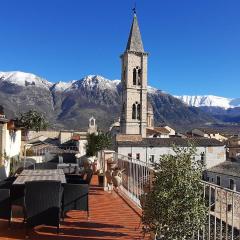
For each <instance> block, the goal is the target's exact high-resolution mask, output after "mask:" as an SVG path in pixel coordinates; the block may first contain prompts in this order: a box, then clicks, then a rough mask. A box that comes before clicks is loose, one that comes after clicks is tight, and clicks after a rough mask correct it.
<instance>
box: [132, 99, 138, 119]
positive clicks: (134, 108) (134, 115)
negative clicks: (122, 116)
mask: <svg viewBox="0 0 240 240" xmlns="http://www.w3.org/2000/svg"><path fill="white" fill-rule="evenodd" d="M136 118H137V109H136V104H135V103H134V104H133V105H132V119H136Z"/></svg>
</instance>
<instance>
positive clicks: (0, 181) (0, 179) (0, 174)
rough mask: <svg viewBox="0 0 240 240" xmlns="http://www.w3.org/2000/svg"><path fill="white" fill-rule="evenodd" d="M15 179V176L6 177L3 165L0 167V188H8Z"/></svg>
mask: <svg viewBox="0 0 240 240" xmlns="http://www.w3.org/2000/svg"><path fill="white" fill-rule="evenodd" d="M15 179H16V178H15V177H7V173H6V170H5V167H4V166H1V167H0V189H10V188H11V186H12V183H13V182H14V181H15Z"/></svg>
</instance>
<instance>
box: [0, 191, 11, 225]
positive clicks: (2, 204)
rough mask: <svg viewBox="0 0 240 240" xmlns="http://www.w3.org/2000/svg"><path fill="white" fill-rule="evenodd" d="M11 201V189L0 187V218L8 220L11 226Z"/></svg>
mask: <svg viewBox="0 0 240 240" xmlns="http://www.w3.org/2000/svg"><path fill="white" fill-rule="evenodd" d="M11 216H12V211H11V201H10V190H9V189H0V218H1V219H6V220H8V224H9V227H10V223H11Z"/></svg>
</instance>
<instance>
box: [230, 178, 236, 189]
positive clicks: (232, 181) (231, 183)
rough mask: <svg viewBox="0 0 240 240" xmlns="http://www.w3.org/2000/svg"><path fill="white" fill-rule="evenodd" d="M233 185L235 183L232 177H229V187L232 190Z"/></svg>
mask: <svg viewBox="0 0 240 240" xmlns="http://www.w3.org/2000/svg"><path fill="white" fill-rule="evenodd" d="M234 185H235V184H234V180H233V179H230V180H229V188H230V189H232V190H234Z"/></svg>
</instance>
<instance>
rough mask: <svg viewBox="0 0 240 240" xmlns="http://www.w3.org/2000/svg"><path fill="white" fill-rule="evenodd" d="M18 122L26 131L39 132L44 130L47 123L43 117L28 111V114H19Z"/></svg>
mask: <svg viewBox="0 0 240 240" xmlns="http://www.w3.org/2000/svg"><path fill="white" fill-rule="evenodd" d="M18 121H19V124H21V125H22V126H23V127H24V128H25V129H26V130H33V131H36V132H39V131H40V130H45V129H46V128H47V127H48V122H47V121H46V119H45V117H44V115H43V114H42V113H39V112H37V111H35V110H29V111H28V112H25V113H21V114H20V118H19V119H18Z"/></svg>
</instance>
